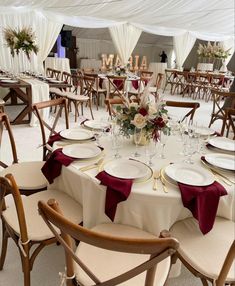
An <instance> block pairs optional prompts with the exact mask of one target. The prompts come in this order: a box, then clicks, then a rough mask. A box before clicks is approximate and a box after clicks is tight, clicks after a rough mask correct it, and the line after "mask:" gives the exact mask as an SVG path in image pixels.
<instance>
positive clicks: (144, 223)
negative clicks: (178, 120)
mask: <svg viewBox="0 0 235 286" xmlns="http://www.w3.org/2000/svg"><path fill="white" fill-rule="evenodd" d="M177 139H178V138H177V137H176V136H171V138H170V139H169V141H168V142H167V144H166V154H167V155H166V156H167V158H166V159H159V158H157V156H156V157H155V158H154V166H153V169H155V170H159V169H160V168H161V167H163V166H166V165H168V164H170V163H172V162H182V161H183V156H182V155H179V152H180V151H181V150H182V144H181V142H179V141H178V140H177ZM123 143H124V145H123V148H122V149H121V150H120V153H121V155H122V157H123V158H129V157H130V156H131V155H133V153H134V151H135V147H134V145H133V143H132V141H131V140H124V142H123ZM57 144H58V147H60V146H61V142H60V143H57ZM101 144H102V146H104V147H105V154H106V156H105V160H106V159H107V160H110V158H111V157H112V155H113V151H112V149H111V141H110V136H103V137H102V138H101ZM140 152H142V154H143V157H140V158H138V159H139V160H145V156H144V154H145V146H142V147H140ZM210 152H211V151H209V150H208V153H210ZM199 158H200V157H199V155H194V157H193V159H194V160H195V166H197V165H198V166H202V165H201V163H200V159H199ZM87 164H88V163H87V162H85V163H84V162H83V164H82V163H81V162H79V161H77V162H74V163H72V164H71V165H70V166H69V167H62V173H61V175H60V176H59V177H58V178H56V179H55V181H54V183H53V184H52V185H50V186H49V188H55V189H59V190H61V191H64V192H66V193H68V194H69V195H70V196H72V197H73V198H74V199H75V200H76V201H78V202H79V203H81V204H82V205H83V223H84V226H86V227H88V228H90V227H93V226H95V225H96V224H99V223H105V222H109V221H110V219H109V218H108V217H107V216H106V215H105V213H104V205H105V194H106V187H105V186H102V185H100V184H99V181H98V180H97V179H96V178H94V176H95V175H96V174H97V173H98V170H97V169H93V170H90V171H87V172H81V171H79V167H81V166H83V165H87ZM189 166H190V165H189ZM123 167H124V168H125V166H123ZM220 183H221V184H222V183H223V182H220ZM152 186H153V180H152V179H151V180H150V181H148V182H145V183H134V184H133V186H132V191H131V194H130V196H129V197H128V199H127V200H126V201H124V202H121V203H119V204H118V207H117V212H116V216H115V222H116V223H124V224H128V225H132V226H136V227H139V228H141V229H144V230H146V231H149V232H150V233H153V234H155V235H159V233H160V231H161V230H163V229H169V228H170V227H171V226H172V225H173V224H174V223H175V222H176V221H178V220H181V219H184V218H186V217H188V216H191V212H190V211H189V210H188V209H186V208H184V206H183V204H182V200H181V195H180V191H179V189H178V187H176V186H174V185H171V184H167V188H168V190H169V192H168V193H164V192H163V190H162V185H161V183H160V182H159V181H158V189H157V191H153V189H152ZM224 186H225V187H226V190H227V191H228V195H226V196H223V197H221V198H220V202H219V207H218V212H217V215H218V216H222V217H225V218H228V219H233V220H234V196H235V194H234V185H233V186H231V187H229V186H227V185H224Z"/></svg>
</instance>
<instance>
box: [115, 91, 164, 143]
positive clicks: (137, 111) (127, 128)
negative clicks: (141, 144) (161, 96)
mask: <svg viewBox="0 0 235 286" xmlns="http://www.w3.org/2000/svg"><path fill="white" fill-rule="evenodd" d="M123 100H124V106H117V108H116V111H117V114H116V117H117V123H118V124H119V125H120V131H121V133H122V134H123V135H124V136H125V137H128V138H129V137H130V136H131V135H133V134H134V131H135V128H139V129H142V130H143V131H144V132H143V133H144V136H145V137H146V139H147V140H149V139H150V138H153V139H154V140H156V141H158V139H159V136H160V134H159V131H160V130H162V131H163V132H167V131H169V130H170V127H169V126H168V116H167V112H168V111H167V110H166V109H165V108H164V107H165V102H163V101H160V102H159V103H150V102H149V100H148V96H147V94H146V93H144V94H143V95H142V97H141V100H140V102H139V103H137V102H133V101H129V100H128V99H126V98H125V99H123Z"/></svg>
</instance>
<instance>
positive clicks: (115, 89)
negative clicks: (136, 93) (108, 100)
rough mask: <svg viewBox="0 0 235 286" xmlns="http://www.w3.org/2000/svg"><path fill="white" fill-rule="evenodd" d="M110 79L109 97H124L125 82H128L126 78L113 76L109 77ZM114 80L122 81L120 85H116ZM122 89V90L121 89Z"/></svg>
mask: <svg viewBox="0 0 235 286" xmlns="http://www.w3.org/2000/svg"><path fill="white" fill-rule="evenodd" d="M107 79H108V84H109V85H108V86H109V91H108V94H109V97H114V96H119V97H121V98H122V97H123V96H124V93H125V82H126V77H125V76H111V75H107ZM114 80H118V81H120V83H119V84H118V85H116V84H114ZM120 87H122V89H119V88H120Z"/></svg>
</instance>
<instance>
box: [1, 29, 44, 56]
mask: <svg viewBox="0 0 235 286" xmlns="http://www.w3.org/2000/svg"><path fill="white" fill-rule="evenodd" d="M4 38H5V41H6V44H7V46H8V47H9V48H10V51H11V55H12V57H14V56H15V54H17V55H18V54H19V52H20V51H21V50H22V51H23V52H25V54H26V56H27V58H28V59H29V60H30V54H31V53H32V52H34V53H35V54H37V53H38V51H39V48H38V46H37V44H36V36H35V33H34V32H33V31H32V29H31V28H30V27H24V28H22V29H21V30H20V29H16V28H15V29H12V28H5V29H4Z"/></svg>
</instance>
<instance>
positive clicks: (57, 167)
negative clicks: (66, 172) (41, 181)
mask: <svg viewBox="0 0 235 286" xmlns="http://www.w3.org/2000/svg"><path fill="white" fill-rule="evenodd" d="M74 160H75V159H74V158H71V157H69V156H66V155H64V154H63V153H62V148H59V149H56V150H55V151H54V152H52V153H51V156H50V157H49V159H48V160H47V161H46V162H45V164H44V165H43V166H42V169H41V170H42V173H43V175H44V176H45V177H46V178H47V180H48V182H49V183H50V184H52V183H53V181H54V179H55V178H56V177H58V176H59V175H60V173H61V168H62V165H64V166H68V165H70V164H71V163H72V162H73V161H74Z"/></svg>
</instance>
